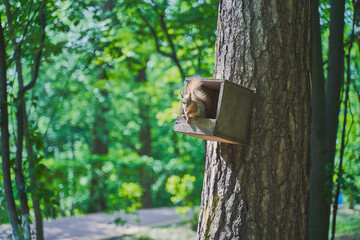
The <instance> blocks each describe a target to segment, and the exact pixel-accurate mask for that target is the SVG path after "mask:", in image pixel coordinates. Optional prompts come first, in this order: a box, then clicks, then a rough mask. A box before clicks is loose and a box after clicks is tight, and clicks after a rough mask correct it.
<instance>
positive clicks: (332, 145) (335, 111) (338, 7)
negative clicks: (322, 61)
mask: <svg viewBox="0 0 360 240" xmlns="http://www.w3.org/2000/svg"><path fill="white" fill-rule="evenodd" d="M344 10H345V0H332V1H331V11H330V37H329V54H328V77H327V83H326V123H327V124H326V128H327V131H326V132H327V150H328V151H327V154H326V160H327V164H328V166H329V169H330V171H327V176H326V179H327V181H326V182H325V186H326V205H325V207H326V218H327V222H326V226H327V229H329V225H330V223H329V222H330V205H331V198H332V187H333V173H334V158H335V152H336V138H337V130H338V124H339V111H340V102H341V101H340V91H341V87H342V85H343V82H344Z"/></svg>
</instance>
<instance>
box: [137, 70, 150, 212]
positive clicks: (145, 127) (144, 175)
mask: <svg viewBox="0 0 360 240" xmlns="http://www.w3.org/2000/svg"><path fill="white" fill-rule="evenodd" d="M135 82H136V83H138V84H145V83H146V65H145V66H144V67H143V68H141V69H140V70H139V72H138V75H137V76H136V78H135ZM149 109H150V106H149V100H148V98H147V96H144V97H143V98H140V99H139V119H140V120H141V126H140V134H139V135H140V136H139V140H140V142H141V148H140V150H139V155H140V156H143V155H146V156H149V157H151V132H150V130H151V125H150V118H149ZM148 173H149V171H148V170H147V169H146V168H145V167H140V168H139V176H140V185H141V187H142V188H143V189H144V193H143V196H142V198H141V204H142V207H143V208H150V207H152V205H153V203H152V197H151V195H152V191H151V185H152V183H153V182H152V179H151V176H149V174H148Z"/></svg>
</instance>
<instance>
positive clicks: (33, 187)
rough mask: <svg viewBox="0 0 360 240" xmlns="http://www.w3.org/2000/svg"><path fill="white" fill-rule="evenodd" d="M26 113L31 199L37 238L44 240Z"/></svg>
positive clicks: (26, 142)
mask: <svg viewBox="0 0 360 240" xmlns="http://www.w3.org/2000/svg"><path fill="white" fill-rule="evenodd" d="M24 114H25V145H26V152H27V159H28V163H29V172H30V173H29V178H30V189H31V191H30V194H31V200H32V203H33V208H34V213H35V228H36V240H43V239H44V228H43V218H42V214H41V208H40V194H39V189H38V188H37V184H36V179H35V176H34V173H33V171H31V169H35V167H36V163H35V154H34V150H33V145H32V142H31V140H30V132H29V121H28V120H29V119H28V116H27V115H26V112H25V113H24Z"/></svg>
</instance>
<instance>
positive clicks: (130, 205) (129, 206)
mask: <svg viewBox="0 0 360 240" xmlns="http://www.w3.org/2000/svg"><path fill="white" fill-rule="evenodd" d="M143 192H144V190H143V189H142V188H141V187H140V185H139V184H137V183H133V182H130V183H123V184H122V185H121V187H120V189H119V197H120V198H122V199H123V203H124V204H125V207H123V208H122V209H125V211H126V212H127V213H134V212H136V210H137V209H138V208H140V207H141V203H140V200H141V197H142V194H143Z"/></svg>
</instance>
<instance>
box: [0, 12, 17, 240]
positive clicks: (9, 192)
mask: <svg viewBox="0 0 360 240" xmlns="http://www.w3.org/2000/svg"><path fill="white" fill-rule="evenodd" d="M1 24H2V23H1V18H0V107H1V109H0V114H1V124H0V128H1V158H2V171H3V182H4V191H5V199H6V208H7V210H8V214H9V220H10V224H11V230H12V234H13V239H19V237H20V233H19V222H18V215H17V212H16V205H15V199H14V192H13V189H12V183H11V173H10V145H9V138H10V136H9V119H8V117H9V115H8V101H7V79H6V51H5V39H4V31H3V28H2V25H1Z"/></svg>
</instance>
